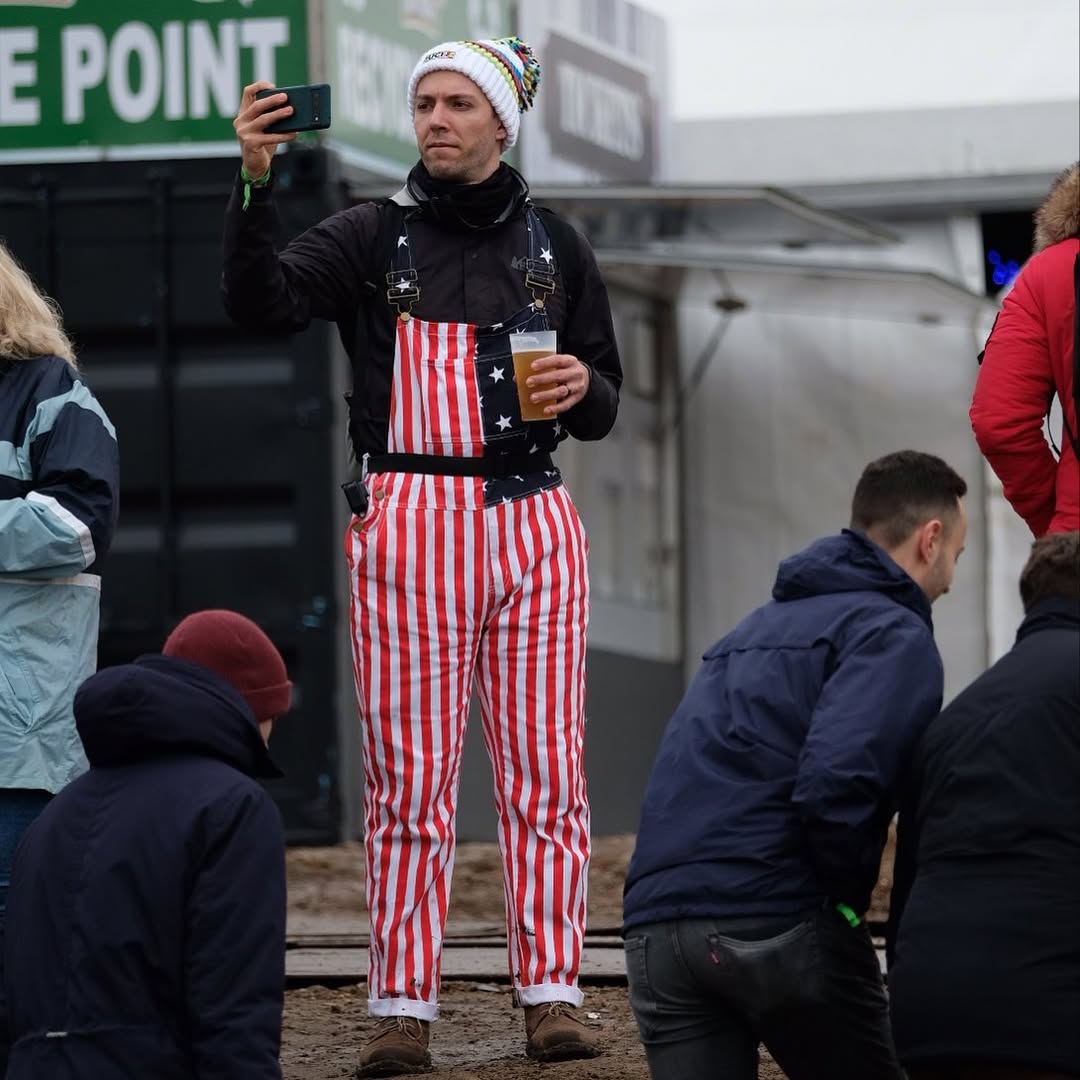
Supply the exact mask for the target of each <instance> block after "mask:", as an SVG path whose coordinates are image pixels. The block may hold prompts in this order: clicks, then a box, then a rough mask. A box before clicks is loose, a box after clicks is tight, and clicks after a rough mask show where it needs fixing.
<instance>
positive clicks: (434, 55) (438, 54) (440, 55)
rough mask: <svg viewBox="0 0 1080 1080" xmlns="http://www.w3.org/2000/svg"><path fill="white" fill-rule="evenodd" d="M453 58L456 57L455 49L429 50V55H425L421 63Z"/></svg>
mask: <svg viewBox="0 0 1080 1080" xmlns="http://www.w3.org/2000/svg"><path fill="white" fill-rule="evenodd" d="M453 59H454V50H453V49H436V50H435V51H434V52H429V53H428V54H427V56H425V57H424V59H423V60H421V61H420V63H421V64H430V63H431V61H432V60H453Z"/></svg>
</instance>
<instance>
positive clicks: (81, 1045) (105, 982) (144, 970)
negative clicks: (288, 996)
mask: <svg viewBox="0 0 1080 1080" xmlns="http://www.w3.org/2000/svg"><path fill="white" fill-rule="evenodd" d="M290 696H291V684H290V683H289V680H288V675H287V673H286V670H285V664H284V662H283V661H282V659H281V655H280V654H279V653H278V651H277V649H276V648H275V647H274V646H273V644H272V643H271V642H270V639H269V638H268V637H267V636H266V635H265V634H264V633H263V632H262V630H260V629H259V627H258V626H256V625H255V624H254V623H253V622H251V621H250V620H249V619H246V618H244V617H243V616H242V615H237V614H235V613H234V612H228V611H203V612H199V613H197V614H195V615H191V616H189V617H188V618H186V619H185V620H184V621H183V622H181V623H180V625H179V626H178V627H177V628H176V630H174V631H173V633H172V634H171V635H170V637H169V639H168V640H167V641H166V643H165V647H164V650H163V655H158V654H152V655H148V656H142V657H140V658H139V659H138V660H136V661H135V662H134V663H133V664H127V665H123V666H119V667H112V668H107V669H105V670H104V671H101V672H99V673H98V674H97V675H95V676H93V677H92V678H90V679H88V680H87V681H86V682H85V683H84V684H83V685H82V687H81V688H80V689H79V691H78V693H77V694H76V697H75V720H76V724H77V726H78V731H79V735H80V737H81V738H82V742H83V746H84V747H85V749H86V754H87V757H88V759H89V761H90V771H89V772H87V773H85V774H84V775H82V776H80V777H79V778H78V779H77V780H75V781H73V782H72V783H71V784H69V785H68V786H67V787H66V788H64V790H63V791H61V792H60V794H59V795H57V796H56V797H55V798H54V799H53V800H52V801H51V802H50V803H49V805H48V806H47V807H46V809H45V810H44V811H43V812H42V813H41V815H40V816H39V817H38V819H37V820H36V821H35V822H34V824H33V825H32V826H31V827H30V829H28V830H27V832H26V834H25V836H24V837H23V840H22V842H21V844H20V846H19V849H18V852H17V854H16V858H15V868H14V872H13V875H12V888H11V894H10V898H9V901H8V904H9V907H8V933H7V938H6V950H5V951H6V968H5V971H6V982H7V993H8V997H9V1000H10V1022H11V1036H12V1042H13V1046H12V1052H11V1061H10V1064H9V1067H8V1074H7V1080H31V1078H32V1080H44V1078H46V1077H47V1078H48V1080H69V1078H78V1080H90V1078H93V1080H119V1078H121V1077H123V1078H128V1077H135V1076H138V1077H147V1078H149V1077H153V1080H210V1078H221V1080H225V1078H228V1080H255V1078H258V1080H278V1078H280V1076H281V1069H280V1066H279V1063H278V1053H279V1049H280V1042H281V1013H282V1005H283V994H284V981H285V971H284V968H285V858H284V838H283V834H282V826H281V819H280V816H279V813H278V810H277V808H276V807H275V806H274V803H273V802H272V801H271V799H270V797H269V795H267V794H266V792H265V791H264V790H263V788H262V787H261V786H260V785H259V784H258V783H257V781H256V778H257V777H270V776H279V775H281V774H280V773H279V771H278V770H277V768H276V767H275V766H274V764H273V762H272V761H271V759H270V756H269V753H268V751H267V748H266V742H265V739H266V738H267V737H268V736H269V733H270V727H271V725H272V723H273V721H274V720H275V719H276V718H277V717H278V716H280V715H281V714H282V713H284V712H286V711H287V710H288V708H289V703H290Z"/></svg>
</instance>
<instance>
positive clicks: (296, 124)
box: [255, 83, 330, 135]
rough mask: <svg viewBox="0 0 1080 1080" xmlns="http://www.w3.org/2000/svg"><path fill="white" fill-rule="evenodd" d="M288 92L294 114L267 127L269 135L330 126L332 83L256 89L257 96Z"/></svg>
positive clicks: (262, 96)
mask: <svg viewBox="0 0 1080 1080" xmlns="http://www.w3.org/2000/svg"><path fill="white" fill-rule="evenodd" d="M272 94H286V95H288V98H289V104H290V105H291V106H292V107H293V111H292V116H286V117H285V118H284V119H283V120H276V121H274V123H272V124H271V125H270V126H269V127H268V128H267V129H266V132H267V134H268V135H284V134H286V133H287V132H290V131H318V130H320V129H322V128H328V127H329V126H330V84H329V83H312V84H308V85H306V86H275V87H274V89H273V90H256V91H255V98H256V100H258V99H259V98H266V97H270V96H271V95H272Z"/></svg>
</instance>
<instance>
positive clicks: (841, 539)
mask: <svg viewBox="0 0 1080 1080" xmlns="http://www.w3.org/2000/svg"><path fill="white" fill-rule="evenodd" d="M966 491H967V485H966V484H965V483H964V481H963V480H962V479H961V478H960V477H959V476H958V475H957V474H956V473H955V472H954V471H953V470H952V469H951V468H949V466H948V465H946V464H945V462H943V461H941V460H940V459H939V458H936V457H933V456H931V455H929V454H922V453H916V452H914V451H902V452H900V453H896V454H890V455H888V456H887V457H884V458H881V459H880V460H878V461H875V462H872V463H871V464H870V465H868V466H867V467H866V469H865V471H864V472H863V475H862V477H861V478H860V480H859V483H858V486H857V487H856V489H855V497H854V500H853V502H852V509H851V528H850V529H846V530H844V531H843V532H842V533H840V535H838V536H831V537H826V538H824V539H821V540H818V541H816V542H815V543H813V544H811V545H810V547H808V548H807V549H806V550H805V551H803V552H801V553H800V554H798V555H795V556H793V557H792V558H789V559H787V560H785V561H784V562H783V563H781V565H780V570H779V573H778V575H777V579H776V584H775V585H774V586H773V599H772V601H771V602H770V603H768V604H766V605H765V606H764V607H761V608H758V609H757V610H756V611H754V612H753V613H751V614H750V615H749V616H747V617H746V618H745V619H744V620H743V621H742V622H741V623H740V624H739V625H738V626H737V627H736V628H735V629H734V630H733V631H732V632H731V633H730V634H728V635H727V636H726V637H725V638H723V639H721V640H720V641H719V642H717V644H715V645H714V646H713V647H712V648H711V649H709V651H708V652H707V653H706V654H705V657H704V663H703V664H702V666H701V668H700V669H699V671H698V673H697V675H696V676H695V678H694V680H693V682H692V683H691V684H690V687H689V689H688V690H687V693H686V696H685V697H684V698H683V701H682V703H681V704H680V706H679V708H678V709H677V711H676V713H675V715H674V716H673V717H672V719H671V721H670V723H669V724H668V726H667V729H666V730H665V732H664V736H663V740H662V742H661V744H660V749H659V752H658V754H657V758H656V763H655V765H654V767H653V771H652V775H651V777H650V779H649V783H648V786H647V789H646V792H645V799H644V803H643V806H642V813H641V825H640V828H639V830H638V837H637V847H636V850H635V851H634V856H633V859H632V861H631V864H630V872H629V875H628V877H627V881H626V890H625V902H624V935H625V938H626V962H627V971H628V975H629V979H630V1001H631V1005H632V1006H633V1009H634V1014H635V1016H636V1018H637V1021H638V1026H639V1029H640V1031H641V1037H642V1041H643V1042H644V1044H645V1050H646V1054H647V1057H648V1061H649V1069H650V1072H651V1074H652V1077H653V1080H699V1078H700V1080H705V1078H712V1077H718V1076H722V1077H724V1080H754V1078H755V1077H756V1076H757V1056H758V1044H759V1042H763V1043H764V1044H765V1045H766V1046H767V1047H768V1048H769V1050H770V1051H771V1052H772V1054H773V1056H774V1057H775V1058H776V1060H777V1061H778V1062H779V1063H780V1065H781V1067H782V1068H783V1069H784V1070H785V1072H786V1073H787V1075H788V1077H789V1080H826V1078H827V1080H901V1078H902V1073H901V1072H900V1068H899V1065H898V1064H897V1061H896V1056H895V1052H894V1051H893V1048H892V1041H891V1038H890V1034H889V1018H888V1008H887V1004H886V999H885V992H884V987H883V985H882V979H881V972H880V968H879V965H878V962H877V959H876V957H875V954H874V949H873V945H872V943H871V941H870V938H869V935H868V933H867V930H866V927H865V925H864V924H863V923H862V917H861V916H862V913H863V912H864V911H865V909H866V907H867V906H868V904H869V900H870V893H871V890H872V888H873V886H874V883H875V881H876V880H877V874H878V866H879V860H880V857H881V851H882V847H883V845H884V840H885V834H886V830H887V827H888V822H889V819H890V817H891V816H892V812H893V790H894V786H895V783H896V780H897V778H898V775H899V773H900V771H901V769H902V767H903V765H904V763H905V759H906V758H907V756H908V754H909V753H910V751H911V748H912V747H913V746H914V744H915V742H916V741H917V739H918V738H919V736H920V735H921V733H922V731H923V729H924V728H925V726H926V725H927V723H928V722H929V721H930V720H931V719H932V718H933V717H934V716H935V715H936V714H937V711H938V709H939V708H940V705H941V697H942V692H943V673H942V666H941V659H940V657H939V655H938V651H937V646H936V645H935V644H934V637H933V627H932V624H931V620H930V605H931V604H932V603H933V602H934V601H935V600H936V599H937V598H938V597H939V596H941V595H943V594H944V593H946V592H948V590H949V587H950V585H951V584H952V580H953V573H954V570H955V566H956V560H957V558H958V556H959V554H960V552H961V550H962V548H963V546H964V537H965V533H966V530H967V523H966V515H965V510H964V505H963V496H964V494H965V493H966Z"/></svg>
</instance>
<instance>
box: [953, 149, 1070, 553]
mask: <svg viewBox="0 0 1080 1080" xmlns="http://www.w3.org/2000/svg"><path fill="white" fill-rule="evenodd" d="M1078 283H1080V162H1078V163H1076V164H1074V165H1073V166H1072V167H1071V168H1069V169H1067V170H1066V171H1065V172H1064V173H1062V174H1061V176H1059V177H1058V178H1057V180H1056V181H1055V182H1054V185H1053V186H1052V187H1051V188H1050V192H1049V194H1048V195H1047V197H1046V200H1045V201H1044V202H1043V204H1042V206H1041V207H1040V208H1039V210H1038V211H1037V212H1036V214H1035V254H1034V255H1032V257H1031V259H1030V260H1028V262H1027V263H1026V264H1025V266H1024V268H1023V270H1021V272H1020V275H1019V276H1018V277H1017V279H1016V283H1015V284H1014V285H1013V288H1012V290H1011V291H1010V293H1009V295H1008V296H1007V297H1006V298H1005V302H1004V305H1003V306H1002V308H1001V312H1000V313H999V315H998V317H997V320H996V321H995V323H994V328H993V329H992V330H991V331H990V338H989V340H988V341H987V343H986V350H985V352H984V355H983V362H982V367H981V368H980V370H979V377H978V379H977V381H976V383H975V394H974V397H973V398H972V402H971V413H970V415H971V426H972V428H974V430H975V438H976V440H977V441H978V444H979V449H980V450H982V452H983V454H984V455H985V457H986V460H987V461H988V462H989V463H990V467H991V468H992V469H993V470H994V472H995V473H996V474H997V475H998V477H999V479H1000V480H1001V484H1002V487H1003V488H1004V491H1005V498H1007V499H1008V500H1009V502H1010V503H1011V504H1012V506H1013V509H1014V510H1016V512H1017V513H1018V514H1019V515H1020V516H1021V517H1022V518H1023V519H1024V520H1025V521H1026V522H1027V524H1028V526H1029V528H1030V529H1031V531H1032V533H1034V534H1035V536H1036V537H1039V536H1043V535H1045V534H1046V533H1048V532H1070V531H1072V530H1074V529H1080V441H1078V440H1080V432H1078V430H1077V412H1078V410H1077V405H1076V394H1077V392H1078V390H1080V387H1078V386H1077V381H1078V380H1077V378H1076V368H1075V364H1076V356H1075V350H1076V335H1077V321H1076V320H1077V314H1076V312H1077V299H1076V298H1077V290H1078V288H1080V284H1078ZM1055 394H1056V395H1057V397H1058V400H1059V401H1060V402H1061V408H1062V414H1063V418H1064V424H1063V428H1064V437H1063V438H1062V440H1061V456H1060V458H1057V459H1055V457H1054V453H1053V451H1052V450H1051V448H1050V446H1049V445H1048V444H1047V442H1046V439H1045V437H1044V435H1043V419H1044V418H1045V416H1046V414H1047V411H1048V409H1049V407H1050V403H1051V402H1052V401H1053V398H1054V395H1055Z"/></svg>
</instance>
